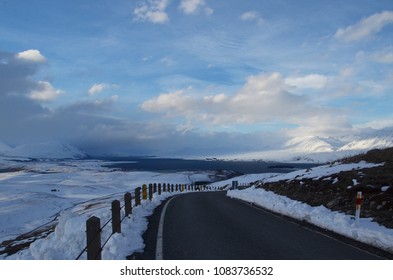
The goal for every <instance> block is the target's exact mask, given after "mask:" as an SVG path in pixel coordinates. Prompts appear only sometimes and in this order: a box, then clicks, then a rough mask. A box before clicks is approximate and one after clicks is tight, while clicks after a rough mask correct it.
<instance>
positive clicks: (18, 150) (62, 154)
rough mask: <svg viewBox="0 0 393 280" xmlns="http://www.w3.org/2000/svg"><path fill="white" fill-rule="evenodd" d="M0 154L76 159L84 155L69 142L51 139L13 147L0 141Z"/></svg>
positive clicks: (21, 156) (35, 157)
mask: <svg viewBox="0 0 393 280" xmlns="http://www.w3.org/2000/svg"><path fill="white" fill-rule="evenodd" d="M0 155H3V156H7V157H18V158H19V157H20V158H34V159H67V158H69V159H77V158H84V157H86V155H85V154H84V153H83V152H82V151H80V150H79V149H78V148H76V147H74V146H72V145H70V144H67V143H59V142H53V141H52V142H42V143H34V144H24V145H19V146H17V147H15V148H11V147H10V146H8V145H5V144H4V143H2V142H0Z"/></svg>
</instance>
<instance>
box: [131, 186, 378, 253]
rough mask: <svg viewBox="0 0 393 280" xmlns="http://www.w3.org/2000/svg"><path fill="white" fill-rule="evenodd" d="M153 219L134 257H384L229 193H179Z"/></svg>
mask: <svg viewBox="0 0 393 280" xmlns="http://www.w3.org/2000/svg"><path fill="white" fill-rule="evenodd" d="M163 209H164V210H165V213H164V214H163V215H162V212H163V211H162V210H163ZM162 218H164V222H163V225H162V226H161V227H160V226H159V224H160V220H162ZM150 223H151V226H150V228H149V230H148V231H147V232H146V234H145V236H144V238H145V243H146V249H145V252H144V253H143V254H139V255H136V256H133V257H132V258H138V259H154V258H156V256H157V253H158V255H159V256H161V257H162V258H163V259H168V260H230V259H240V260H251V259H258V260H262V259H269V260H296V259H300V260H319V259H322V260H329V259H330V260H340V259H349V260H356V259H366V260H372V259H380V257H378V256H377V255H375V254H372V253H368V252H367V251H365V250H363V249H359V248H356V247H355V246H354V245H351V244H348V242H345V240H344V241H342V240H337V239H335V238H332V237H330V236H327V235H326V234H324V233H323V231H322V232H321V231H319V230H315V229H313V228H312V227H309V226H305V225H302V224H299V223H295V222H293V221H291V220H288V219H286V218H282V217H280V216H278V215H275V214H272V213H270V212H268V211H265V210H263V209H260V208H257V207H253V206H250V205H248V204H246V203H244V202H242V201H239V200H236V199H231V198H229V197H227V196H226V195H225V192H205V193H202V192H201V193H190V194H184V195H179V196H176V197H174V198H173V199H170V200H168V201H167V202H166V204H165V205H163V206H161V207H160V209H158V211H157V213H155V214H154V215H153V216H152V217H151V220H150ZM159 228H161V229H162V234H159V236H160V237H159V238H158V239H159V240H158V242H157V231H158V230H159ZM161 237H162V239H161Z"/></svg>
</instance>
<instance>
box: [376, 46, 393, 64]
mask: <svg viewBox="0 0 393 280" xmlns="http://www.w3.org/2000/svg"><path fill="white" fill-rule="evenodd" d="M372 59H373V60H374V61H376V62H379V63H383V64H392V63H393V48H389V49H386V50H383V51H379V52H376V53H374V54H373V55H372Z"/></svg>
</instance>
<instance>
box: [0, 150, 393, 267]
mask: <svg viewBox="0 0 393 280" xmlns="http://www.w3.org/2000/svg"><path fill="white" fill-rule="evenodd" d="M107 163H108V162H103V161H98V160H62V161H60V160H56V161H33V162H14V161H11V160H10V159H9V158H1V157H0V168H6V169H5V170H7V168H16V169H15V170H10V171H7V172H3V173H0V243H1V242H3V241H6V240H13V239H15V238H16V237H18V236H20V235H22V234H25V233H29V232H30V231H34V230H36V229H45V228H46V227H48V226H54V225H56V227H55V230H54V232H52V233H50V234H49V235H48V236H46V237H43V238H41V239H37V240H35V241H34V242H32V243H31V245H30V247H29V248H27V249H24V250H21V251H19V252H18V253H16V254H13V255H10V256H6V255H5V254H2V255H0V259H39V260H46V259H62V260H63V259H75V258H76V257H77V256H78V255H79V254H80V253H81V251H82V249H83V248H85V246H86V237H85V234H86V233H85V230H86V229H85V225H86V220H87V219H88V218H89V217H91V216H93V215H94V216H97V217H99V218H100V219H101V226H102V225H103V224H104V223H106V222H107V221H108V220H109V219H110V215H111V211H110V208H111V201H113V200H114V199H119V200H120V201H123V200H122V199H123V195H124V193H125V192H132V191H133V190H135V188H137V187H140V186H141V185H142V184H149V183H170V184H190V183H192V182H193V181H210V177H211V175H212V174H211V172H207V171H206V172H204V171H201V172H197V171H195V172H192V171H187V172H172V173H159V172H140V171H138V172H122V171H116V170H112V169H110V168H106V167H103V166H104V165H106V164H107ZM373 166H377V164H371V163H367V162H359V163H354V164H339V163H336V164H332V165H325V166H319V167H315V168H312V169H308V170H299V171H294V172H291V173H287V174H277V173H263V174H248V175H243V176H239V177H235V178H232V179H229V180H225V181H220V182H215V183H212V184H211V186H213V187H228V186H231V183H232V181H233V180H236V181H238V182H239V185H249V184H250V183H252V182H255V181H262V182H273V181H279V180H301V179H303V178H315V179H316V178H321V177H325V176H329V177H331V178H335V176H334V174H336V173H338V172H340V171H344V170H352V169H355V170H357V169H363V168H368V167H373ZM386 189H387V187H386V188H384V189H383V190H385V191H386ZM176 194H179V193H163V194H162V195H161V196H155V197H154V199H153V201H152V202H148V201H145V202H143V203H142V205H141V206H138V207H134V208H133V213H132V215H131V216H130V217H125V219H124V221H123V222H122V233H118V234H114V235H113V236H112V237H111V238H110V239H109V241H108V243H107V244H106V246H105V247H104V250H103V252H102V257H103V259H108V260H111V259H125V258H126V256H128V255H130V254H132V253H134V252H141V251H143V249H144V243H143V239H142V234H143V232H144V231H145V230H146V229H147V226H148V220H147V217H148V216H149V215H151V214H152V213H153V211H154V209H155V207H157V206H158V205H160V204H161V203H162V201H163V200H165V199H166V198H168V197H169V196H171V195H176ZM228 195H229V196H230V197H236V198H239V199H243V200H246V201H250V202H252V203H256V204H258V205H261V206H263V207H266V208H268V209H270V210H272V211H275V212H278V213H282V214H285V215H290V216H292V217H294V218H297V219H301V220H306V221H308V222H310V223H314V224H316V225H318V226H320V227H323V228H327V229H330V230H334V231H336V232H338V233H340V234H343V235H345V236H348V237H350V238H354V239H357V240H359V241H362V242H365V243H369V244H371V245H374V246H378V247H381V248H384V249H385V250H388V251H391V252H393V247H392V246H393V230H391V229H387V228H384V227H382V226H380V225H378V224H376V223H374V222H371V221H370V220H369V219H361V220H360V223H358V224H355V223H354V220H353V219H352V217H351V216H347V215H344V214H342V213H337V212H332V211H330V210H329V209H327V208H325V207H323V206H320V207H311V206H309V205H306V204H304V203H301V202H299V201H294V200H290V199H288V198H287V197H282V196H278V195H276V194H274V193H272V192H267V191H264V190H263V189H256V188H254V187H251V188H247V189H244V190H233V191H229V192H228ZM121 204H122V205H123V203H121ZM122 216H124V213H122ZM110 235H111V226H110V224H109V226H107V227H106V228H104V230H103V232H102V240H106V239H107V238H108V237H109V236H110ZM32 241H33V240H32ZM3 249H4V247H0V251H1V250H3ZM80 259H86V253H83V254H82V255H81V257H80Z"/></svg>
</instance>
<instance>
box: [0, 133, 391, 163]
mask: <svg viewBox="0 0 393 280" xmlns="http://www.w3.org/2000/svg"><path fill="white" fill-rule="evenodd" d="M388 147H393V127H391V128H385V129H381V130H369V131H368V132H367V133H364V132H363V133H359V134H357V135H350V136H345V137H337V138H332V137H319V136H305V137H295V138H292V139H290V140H288V141H286V142H285V143H284V144H282V146H280V147H279V148H277V147H275V148H274V149H268V148H265V149H263V150H262V151H257V152H249V153H243V154H237V155H230V156H226V155H218V156H217V155H212V156H214V157H217V158H218V159H222V158H225V159H257V160H275V161H285V162H327V161H332V160H335V159H339V158H342V157H347V156H352V155H355V154H359V153H362V152H366V151H368V150H371V149H383V148H388ZM0 156H6V157H18V158H33V159H67V158H69V159H79V158H85V157H86V156H87V155H86V153H85V152H83V151H81V150H80V149H78V148H76V147H74V146H72V145H69V144H65V143H59V142H44V143H38V144H25V145H20V146H17V147H10V146H9V145H7V144H5V143H3V142H1V141H0ZM125 156H127V155H125Z"/></svg>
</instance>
